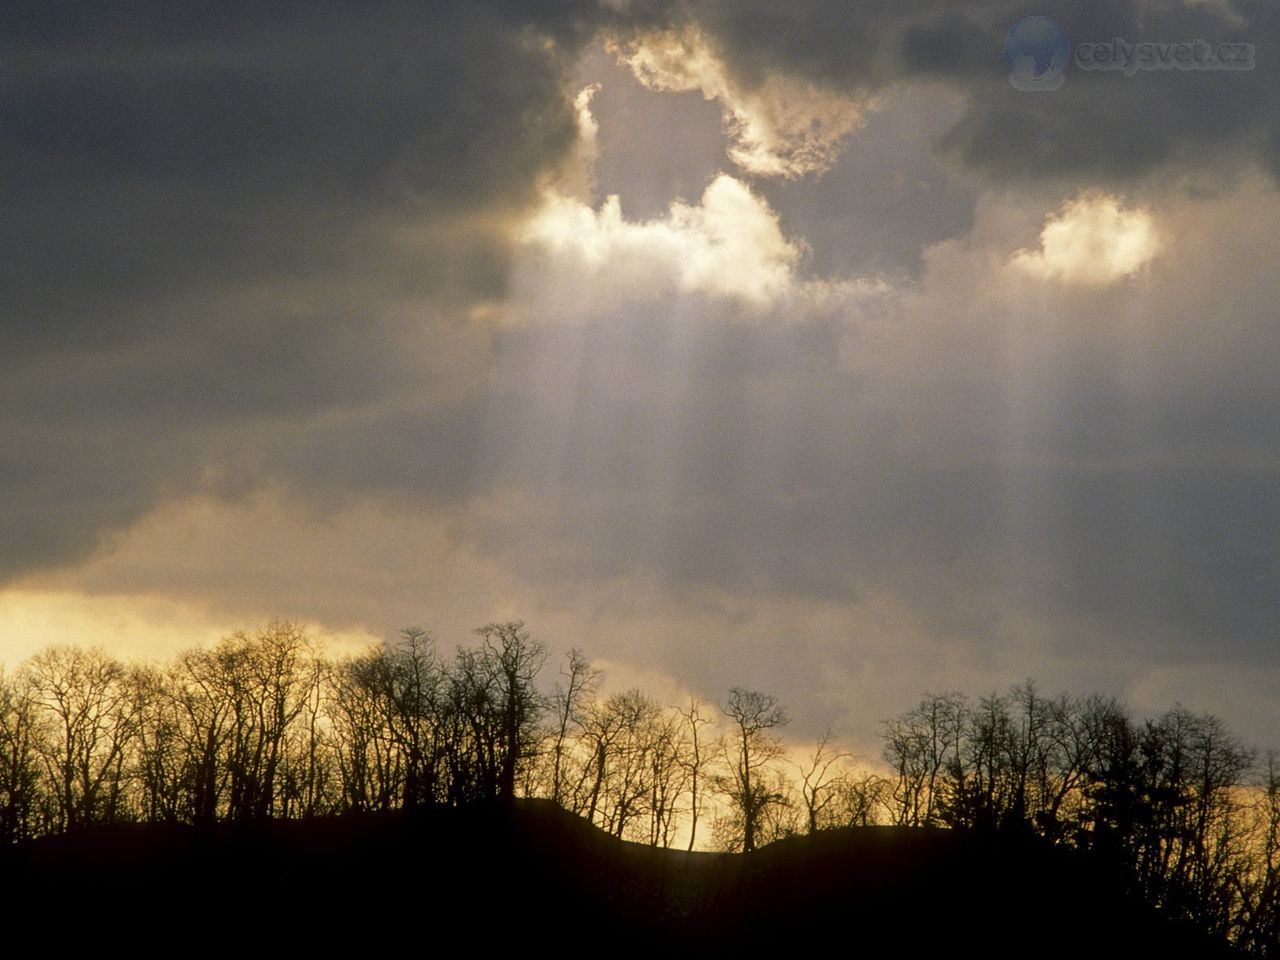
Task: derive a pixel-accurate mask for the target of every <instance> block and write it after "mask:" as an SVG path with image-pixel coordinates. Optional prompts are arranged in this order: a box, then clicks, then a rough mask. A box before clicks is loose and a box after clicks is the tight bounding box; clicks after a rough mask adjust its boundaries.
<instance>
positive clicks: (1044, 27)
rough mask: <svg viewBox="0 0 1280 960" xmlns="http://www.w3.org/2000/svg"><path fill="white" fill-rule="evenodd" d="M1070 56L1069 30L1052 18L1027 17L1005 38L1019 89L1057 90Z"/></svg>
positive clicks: (1011, 78) (1011, 77)
mask: <svg viewBox="0 0 1280 960" xmlns="http://www.w3.org/2000/svg"><path fill="white" fill-rule="evenodd" d="M1070 57H1071V44H1070V43H1069V42H1068V41H1067V32H1066V31H1065V30H1063V29H1062V27H1061V25H1059V24H1058V22H1057V21H1056V20H1051V19H1049V18H1048V17H1023V18H1022V19H1021V20H1019V21H1018V22H1017V23H1015V24H1014V25H1013V29H1012V30H1010V31H1009V34H1008V36H1006V37H1005V38H1004V58H1005V61H1006V62H1007V63H1008V64H1009V82H1010V83H1012V84H1013V85H1014V86H1015V87H1017V88H1018V89H1019V90H1028V91H1031V90H1057V89H1058V88H1059V87H1061V86H1062V85H1063V84H1064V83H1066V80H1067V77H1066V72H1065V71H1066V69H1067V61H1068V60H1069V59H1070Z"/></svg>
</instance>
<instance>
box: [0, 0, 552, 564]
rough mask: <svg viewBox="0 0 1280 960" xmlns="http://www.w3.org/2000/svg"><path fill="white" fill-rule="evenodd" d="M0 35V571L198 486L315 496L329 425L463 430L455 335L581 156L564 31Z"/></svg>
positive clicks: (399, 26)
mask: <svg viewBox="0 0 1280 960" xmlns="http://www.w3.org/2000/svg"><path fill="white" fill-rule="evenodd" d="M2 16H3V21H2V22H0V38H2V39H0V131H3V136H2V137H0V167H3V169H4V170H5V178H4V180H5V183H4V187H3V191H4V207H5V217H4V218H3V221H2V222H0V249H3V250H4V251H5V256H4V257H3V258H2V259H0V291H2V293H0V344H2V345H3V347H2V348H0V378H2V379H0V394H3V397H4V401H3V404H2V405H0V408H2V409H3V411H4V412H3V414H0V432H2V434H0V435H2V436H3V444H2V446H3V449H4V450H5V454H4V457H3V461H2V463H3V466H0V483H3V486H4V489H5V491H6V498H7V508H6V510H5V514H4V516H5V518H6V519H5V521H4V523H3V529H2V530H0V540H2V541H3V542H4V544H5V549H4V551H3V557H2V558H0V573H12V572H14V571H19V570H21V569H23V568H24V567H26V566H28V565H31V564H44V563H48V562H51V561H57V560H61V559H65V558H66V557H68V556H70V555H72V554H74V553H75V552H77V550H84V549H88V548H90V547H92V545H94V544H95V543H96V542H97V539H98V535H99V533H100V532H101V530H102V529H106V528H111V527H115V526H118V525H120V524H121V523H123V522H126V521H127V520H129V519H131V518H133V517H135V516H137V515H138V514H139V513H140V512H142V511H143V510H145V509H147V508H148V507H150V506H152V505H153V504H154V503H155V502H156V500H157V498H159V497H162V496H163V495H164V494H165V493H166V492H173V491H176V490H182V489H184V488H186V487H189V486H190V485H191V484H193V483H194V482H195V481H196V480H197V478H199V477H201V476H206V477H208V476H215V477H229V476H237V475H243V474H247V475H248V476H253V475H255V474H262V473H264V472H266V471H269V470H272V469H277V468H278V469H279V470H281V471H286V472H292V473H294V474H298V475H304V476H305V475H310V474H313V473H314V472H315V471H314V467H315V466H316V464H315V459H314V458H315V457H317V456H319V450H318V447H319V445H321V444H322V443H323V442H324V441H323V440H322V439H321V438H320V437H311V436H310V435H309V433H308V431H309V429H310V428H311V426H312V421H313V420H314V419H315V418H317V417H321V416H324V415H326V414H329V413H332V412H333V411H335V410H346V411H353V410H354V411H364V415H363V417H364V419H363V421H362V422H363V425H364V426H365V427H367V425H368V421H369V420H370V419H371V418H373V417H375V416H376V409H377V408H378V406H379V404H385V403H387V402H389V401H393V400H394V399H395V398H396V397H397V396H400V395H401V394H403V393H404V392H405V391H416V392H417V394H419V395H424V394H432V395H434V396H436V400H439V397H440V396H442V395H443V396H445V397H446V398H447V402H448V403H452V402H455V399H456V398H448V396H447V395H448V389H447V387H446V386H445V381H446V380H448V379H449V376H451V375H453V373H455V372H456V371H457V370H458V368H459V366H460V365H461V367H462V368H464V369H465V368H466V366H467V364H468V363H472V362H474V358H475V357H476V355H477V350H480V351H481V352H482V350H483V340H482V338H481V339H480V340H477V337H476V335H475V332H474V331H472V330H470V329H468V328H467V325H466V323H465V321H464V318H465V315H466V310H467V309H468V306H469V304H471V303H473V302H476V301H479V300H483V299H486V298H491V297H494V296H499V295H501V293H502V291H503V290H504V288H505V273H506V263H507V260H508V257H509V241H508V238H507V236H506V224H507V223H509V222H510V221H511V219H512V218H513V217H515V216H517V215H518V214H519V212H520V211H521V210H522V209H524V208H526V207H527V205H528V204H529V203H530V202H532V200H534V199H535V198H536V186H537V183H538V181H539V178H540V177H542V176H544V175H545V174H547V173H548V172H549V171H551V170H552V169H554V167H555V166H556V164H557V163H558V162H559V161H560V159H561V158H562V157H563V155H564V153H565V151H566V150H567V149H568V148H569V147H570V145H571V144H572V142H573V139H574V137H575V135H576V126H575V121H574V117H573V114H572V110H571V109H570V107H569V104H568V103H567V102H566V100H565V97H564V78H565V74H566V71H567V69H568V66H569V65H571V62H572V58H573V55H574V54H573V50H574V44H576V43H577V42H578V39H576V38H575V36H574V31H575V29H576V28H573V27H572V24H571V23H570V21H569V20H568V19H566V18H564V17H561V18H559V19H558V20H557V19H556V18H551V17H543V18H542V19H543V20H545V21H546V22H545V23H539V22H536V21H537V20H538V19H539V18H537V17H535V18H533V19H534V21H535V22H532V23H530V22H529V20H530V18H529V17H525V16H521V17H518V18H517V17H514V16H513V10H512V9H507V8H504V7H503V5H502V4H473V3H442V4H431V5H424V4H403V3H402V4H380V5H375V6H364V5H361V6H356V5H345V4H321V5H312V4H307V5H274V6H272V7H271V8H270V9H269V10H265V9H263V8H261V6H260V5H254V4H237V3H229V4H218V5H201V4H194V5H179V6H175V5H171V4H110V3H106V4H69V3H64V4H57V3H53V4H12V5H6V7H5V10H4V13H3V15H2ZM467 358H470V359H467ZM433 382H435V383H437V387H435V388H433V387H431V386H430V384H431V383H433ZM424 384H426V386H424ZM431 405H432V404H431V403H427V402H423V403H422V404H420V407H421V409H422V410H423V413H422V417H423V420H424V422H423V424H422V428H421V429H422V433H423V434H424V435H428V436H429V435H431V434H432V431H434V430H436V429H437V428H436V427H434V426H433V423H434V420H433V416H434V415H433V414H432V413H431V412H430V407H431ZM445 416H446V418H447V417H449V416H452V415H448V414H446V415H445ZM356 419H357V420H359V419H360V418H359V417H357V418H356ZM455 419H456V418H455ZM268 425H274V427H275V431H274V435H273V436H272V437H271V440H270V442H269V443H268V442H265V441H261V440H260V439H259V437H260V436H262V435H264V434H267V433H271V432H272V431H270V430H268V429H267V426H268ZM391 427H392V428H394V424H392V425H391ZM332 429H333V427H332V424H329V425H328V426H326V427H325V430H329V431H332ZM448 429H449V430H450V431H452V433H453V434H456V433H457V430H458V428H457V427H452V428H448ZM353 432H354V433H355V435H356V436H357V437H358V436H361V435H367V434H364V431H362V430H361V429H359V428H357V429H355V430H354V431H353ZM348 445H349V444H348ZM463 448H464V449H465V442H464V444H463ZM286 451H288V452H286ZM372 452H373V453H375V454H376V453H377V452H378V451H377V450H374V451H372ZM268 454H270V455H268ZM352 459H353V460H360V459H361V458H360V457H359V456H356V455H354V454H353V455H352ZM340 460H341V457H339V461H340ZM252 462H256V463H257V466H256V467H250V463H252ZM353 479H355V480H357V481H358V480H359V479H360V471H357V472H356V475H355V476H354V477H353Z"/></svg>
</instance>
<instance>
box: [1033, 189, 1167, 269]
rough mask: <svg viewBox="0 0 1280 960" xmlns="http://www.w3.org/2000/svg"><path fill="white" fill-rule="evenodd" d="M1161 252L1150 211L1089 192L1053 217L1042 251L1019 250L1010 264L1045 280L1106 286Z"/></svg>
mask: <svg viewBox="0 0 1280 960" xmlns="http://www.w3.org/2000/svg"><path fill="white" fill-rule="evenodd" d="M1159 250H1160V239H1159V236H1158V234H1157V231H1156V226H1155V221H1154V219H1153V218H1152V216H1151V214H1150V213H1149V212H1148V211H1146V210H1143V209H1125V208H1124V207H1123V206H1121V203H1120V200H1119V199H1117V198H1116V197H1113V196H1110V195H1109V194H1105V193H1089V194H1083V195H1081V196H1079V197H1077V198H1076V199H1074V200H1070V201H1068V202H1067V203H1065V204H1064V205H1063V207H1062V208H1061V210H1059V211H1058V212H1057V213H1056V214H1054V215H1052V216H1050V217H1049V219H1048V222H1047V223H1046V224H1045V226H1044V229H1043V230H1041V231H1040V249H1039V250H1019V251H1018V252H1017V253H1016V254H1014V256H1013V258H1012V260H1011V261H1010V262H1011V264H1012V265H1013V266H1014V267H1016V268H1017V269H1019V270H1022V271H1024V272H1025V273H1028V274H1031V275H1033V276H1036V277H1041V278H1043V279H1048V280H1058V281H1061V282H1063V283H1069V284H1078V285H1081V286H1091V287H1102V286H1107V285H1109V284H1112V283H1115V282H1116V281H1118V280H1122V279H1124V278H1125V277H1129V276H1132V275H1133V274H1135V273H1137V271H1138V270H1139V269H1141V268H1142V267H1143V266H1145V265H1146V264H1147V263H1149V262H1151V260H1152V259H1153V258H1154V257H1155V256H1156V254H1157V253H1158V252H1159Z"/></svg>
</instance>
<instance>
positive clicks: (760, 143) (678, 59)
mask: <svg viewBox="0 0 1280 960" xmlns="http://www.w3.org/2000/svg"><path fill="white" fill-rule="evenodd" d="M610 49H611V50H612V52H613V53H614V54H615V55H616V56H617V57H618V59H619V60H620V61H621V62H623V63H625V64H626V65H627V66H629V67H630V68H631V71H632V72H633V73H634V74H635V76H636V78H637V79H638V80H639V81H640V82H641V83H643V84H644V85H645V86H647V87H649V88H650V89H653V90H668V91H687V90H698V91H700V92H701V93H702V95H703V96H704V97H705V98H706V99H708V100H716V101H718V102H719V103H720V105H721V107H722V108H723V111H724V122H725V127H726V129H727V131H728V134H729V137H730V141H731V142H730V145H729V157H730V159H732V160H733V162H734V163H736V164H737V165H738V166H739V167H740V168H741V169H742V170H743V171H744V172H746V173H748V174H751V175H754V176H768V177H787V178H793V177H799V176H803V175H805V174H808V173H822V172H824V171H826V170H828V169H830V168H831V166H832V165H833V164H834V163H835V162H836V158H837V157H838V156H839V153H840V150H841V148H842V146H843V145H844V142H845V140H846V139H847V138H848V137H849V136H850V135H851V134H852V133H854V132H855V131H856V130H858V129H859V128H860V127H862V126H863V125H864V124H865V123H866V117H867V114H868V113H869V112H870V111H871V110H872V109H874V100H873V99H872V98H871V97H869V96H861V95H853V94H848V93H843V92H840V93H838V92H834V91H831V90H826V89H823V88H821V87H819V86H816V85H815V84H813V83H811V82H809V81H807V80H801V79H798V78H796V77H789V76H786V75H783V74H777V73H771V74H770V75H769V76H767V77H766V78H765V79H764V80H763V82H761V83H760V84H759V85H758V86H756V87H753V88H750V89H748V88H747V87H745V86H744V85H743V84H741V83H740V82H738V81H737V80H736V79H735V78H734V77H733V76H732V75H731V74H730V72H729V70H728V69H727V68H726V66H725V64H724V62H723V61H722V60H721V59H720V58H719V57H717V56H716V54H715V51H714V50H713V49H712V47H711V46H710V44H708V42H707V41H706V39H705V38H704V37H703V36H702V35H701V34H700V33H698V32H697V31H696V30H692V29H688V30H682V31H666V32H660V33H653V34H646V35H644V36H641V37H640V38H638V39H635V40H632V41H629V42H626V43H621V44H620V43H617V42H614V43H612V44H611V45H610Z"/></svg>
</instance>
